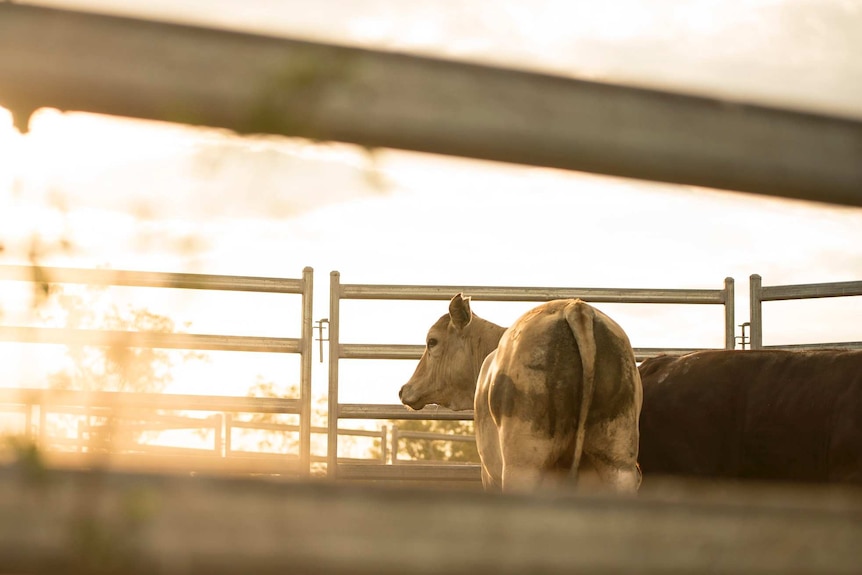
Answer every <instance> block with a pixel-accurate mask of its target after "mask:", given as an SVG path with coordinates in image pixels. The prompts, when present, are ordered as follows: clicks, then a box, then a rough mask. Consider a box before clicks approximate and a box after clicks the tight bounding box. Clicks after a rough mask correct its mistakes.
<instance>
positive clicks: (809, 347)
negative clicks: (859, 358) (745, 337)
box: [760, 341, 862, 351]
mask: <svg viewBox="0 0 862 575" xmlns="http://www.w3.org/2000/svg"><path fill="white" fill-rule="evenodd" d="M760 348H761V349H789V350H792V351H815V350H821V349H822V350H827V349H837V350H853V349H862V341H841V342H835V343H792V344H788V345H762V346H760Z"/></svg>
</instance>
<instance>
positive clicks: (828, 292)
mask: <svg viewBox="0 0 862 575" xmlns="http://www.w3.org/2000/svg"><path fill="white" fill-rule="evenodd" d="M850 296H862V281H850V282H830V283H819V284H795V285H776V286H764V285H763V278H761V277H760V275H758V274H752V275H751V277H750V278H749V305H750V307H751V313H750V317H751V331H750V335H751V349H765V348H780V349H795V350H813V349H862V341H847V342H836V343H808V344H794V345H768V346H764V345H763V302H767V301H787V300H804V299H815V298H832V297H850Z"/></svg>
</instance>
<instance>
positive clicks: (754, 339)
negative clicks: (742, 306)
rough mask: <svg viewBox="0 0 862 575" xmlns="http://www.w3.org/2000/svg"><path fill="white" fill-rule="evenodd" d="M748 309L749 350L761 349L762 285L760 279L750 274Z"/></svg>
mask: <svg viewBox="0 0 862 575" xmlns="http://www.w3.org/2000/svg"><path fill="white" fill-rule="evenodd" d="M748 286H749V294H750V296H749V304H748V305H749V307H750V310H751V311H750V318H749V319H750V321H751V331H750V332H749V334H750V336H749V337H750V338H751V346H750V347H751V349H761V348H762V347H763V315H762V313H761V312H762V309H761V308H762V300H761V297H762V295H763V284H762V279H761V277H760V276H759V275H757V274H751V276H750V278H749V283H748Z"/></svg>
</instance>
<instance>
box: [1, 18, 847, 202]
mask: <svg viewBox="0 0 862 575" xmlns="http://www.w3.org/2000/svg"><path fill="white" fill-rule="evenodd" d="M0 105H3V106H5V107H7V108H9V109H11V110H12V111H13V114H14V116H15V119H16V123H17V125H18V126H19V127H21V128H22V129H26V126H27V118H28V117H29V115H30V113H31V112H32V111H33V110H36V109H37V108H40V107H44V106H49V107H55V108H59V109H61V110H81V111H87V112H97V113H103V114H115V115H120V116H129V117H138V118H148V119H155V120H162V121H169V122H179V123H184V124H192V125H206V126H215V127H221V128H227V129H230V130H235V131H236V132H239V133H246V134H247V133H268V134H284V135H288V136H299V137H304V138H310V139H313V140H334V141H342V142H349V143H354V144H358V145H361V146H366V147H372V148H373V147H389V148H401V149H407V150H416V151H422V152H431V153H438V154H449V155H458V156H466V157H472V158H481V159H488V160H495V161H503V162H515V163H522V164H529V165H537V166H549V167H554V168H563V169H568V170H579V171H586V172H595V173H601V174H609V175H614V176H623V177H630V178H640V179H645V180H655V181H665V182H673V183H680V184H691V185H697V186H706V187H712V188H722V189H730V190H739V191H746V192H754V193H759V194H769V195H775V196H781V197H790V198H804V199H808V200H817V201H825V202H833V203H840V204H849V205H855V206H862V162H860V161H859V157H860V155H862V122H860V121H858V120H853V119H849V118H838V117H829V116H824V115H820V114H812V113H804V112H799V111H793V110H784V109H777V108H768V107H764V106H757V105H751V104H747V103H744V102H739V101H730V100H727V99H718V98H706V97H696V96H691V95H686V94H680V93H671V92H661V91H656V90H646V89H642V88H633V87H626V86H619V85H611V84H606V83H600V82H590V81H583V80H575V79H570V78H564V77H560V76H551V75H547V74H538V73H530V72H525V71H518V70H506V69H501V68H495V67H490V66H480V65H474V64H466V63H458V62H451V61H444V60H438V59H432V58H422V57H416V56H408V55H404V54H394V53H386V52H382V51H372V50H363V49H357V48H350V47H345V46H335V45H328V44H320V43H312V42H304V41H298V40H290V39H285V38H276V37H269V36H260V35H252V34H243V33H238V32H231V31H227V30H216V29H208V28H201V27H194V26H184V25H178V24H170V23H166V22H155V21H146V20H140V19H133V18H120V17H112V16H104V15H97V14H87V13H83V12H72V11H65V10H56V9H51V8H43V7H37V6H27V5H19V4H14V3H9V2H3V3H0Z"/></svg>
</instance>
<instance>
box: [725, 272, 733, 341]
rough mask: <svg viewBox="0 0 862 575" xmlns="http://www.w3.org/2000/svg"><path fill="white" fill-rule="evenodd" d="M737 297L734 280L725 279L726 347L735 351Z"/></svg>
mask: <svg viewBox="0 0 862 575" xmlns="http://www.w3.org/2000/svg"><path fill="white" fill-rule="evenodd" d="M735 298H736V295H735V292H734V282H733V278H731V277H726V278H724V347H725V349H733V348H734V346H735V345H736V332H735V330H736V325H735V324H736V318H735V315H736V311H735V310H736V299H735Z"/></svg>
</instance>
